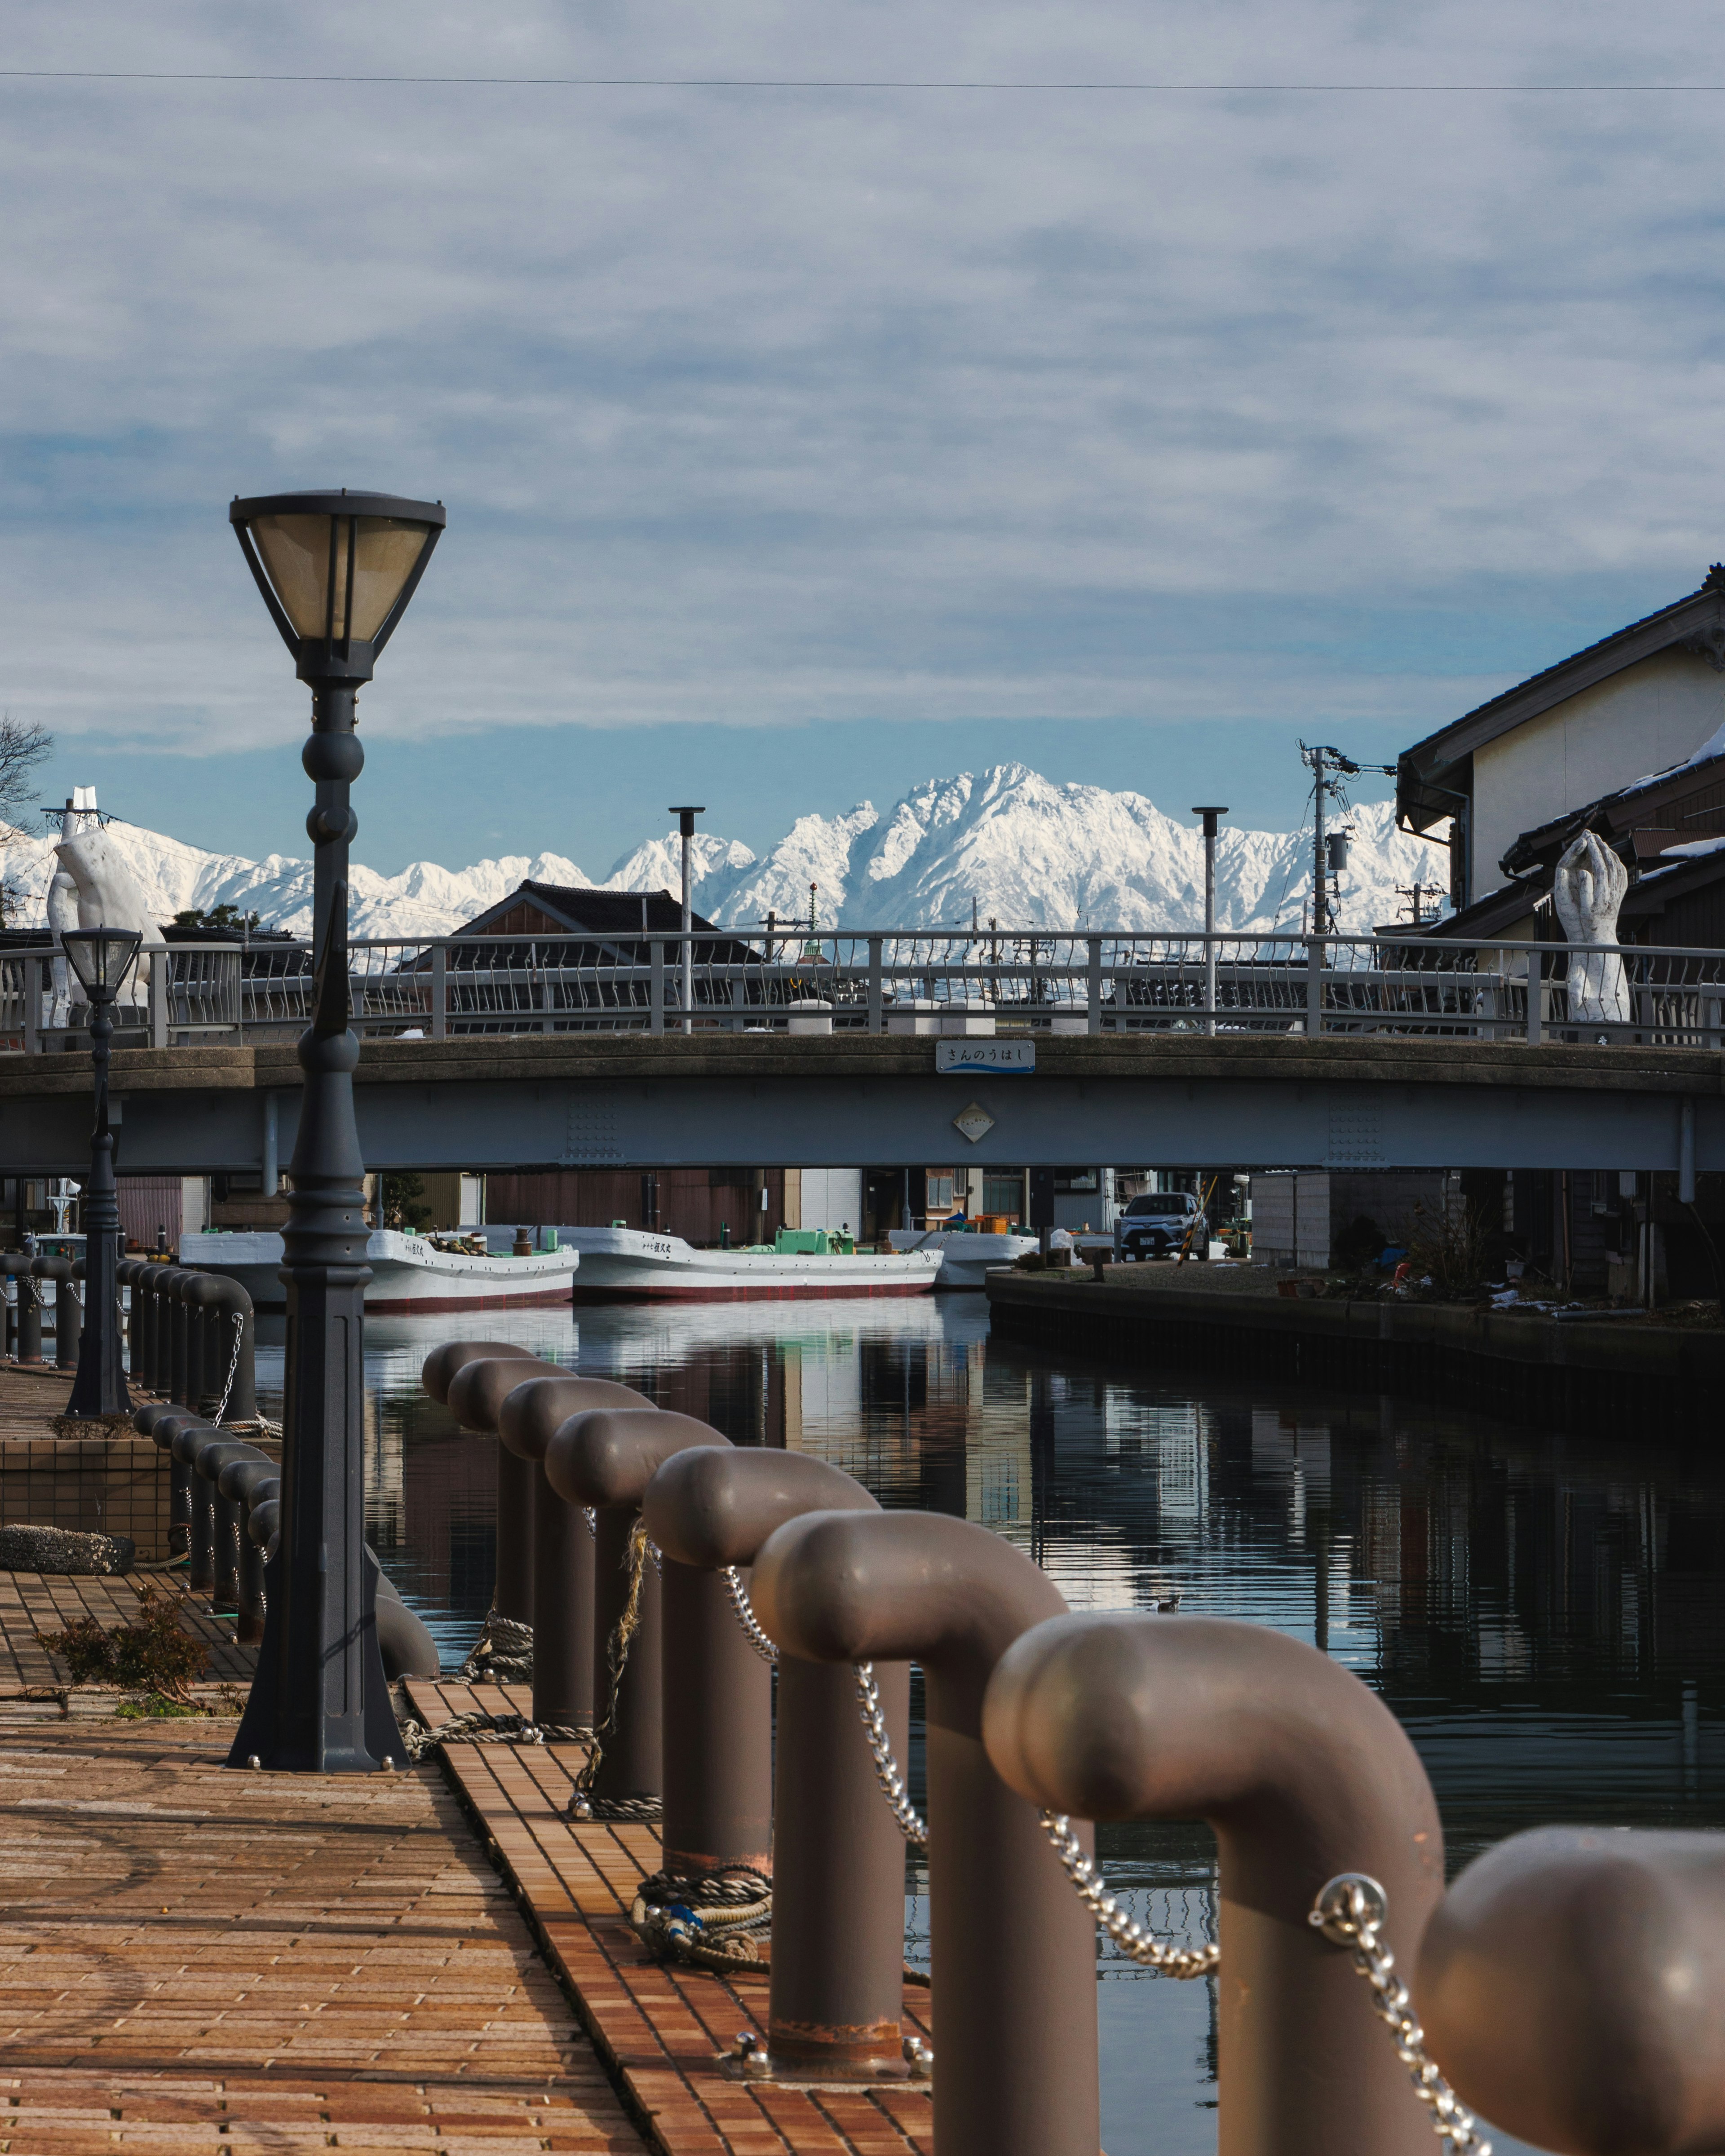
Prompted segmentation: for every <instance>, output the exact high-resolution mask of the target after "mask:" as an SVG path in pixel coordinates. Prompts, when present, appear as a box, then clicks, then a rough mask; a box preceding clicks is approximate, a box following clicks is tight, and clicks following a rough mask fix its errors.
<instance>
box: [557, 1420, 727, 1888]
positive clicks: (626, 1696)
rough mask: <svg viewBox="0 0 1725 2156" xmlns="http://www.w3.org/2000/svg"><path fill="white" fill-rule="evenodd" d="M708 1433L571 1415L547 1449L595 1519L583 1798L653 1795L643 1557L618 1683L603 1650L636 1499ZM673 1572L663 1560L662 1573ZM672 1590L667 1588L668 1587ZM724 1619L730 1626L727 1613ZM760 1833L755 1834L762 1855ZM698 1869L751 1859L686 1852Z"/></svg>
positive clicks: (660, 1786) (657, 1779) (657, 1667)
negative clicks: (593, 1729)
mask: <svg viewBox="0 0 1725 2156" xmlns="http://www.w3.org/2000/svg"><path fill="white" fill-rule="evenodd" d="M725 1442H726V1440H725V1439H724V1438H722V1437H721V1435H719V1433H718V1431H717V1430H712V1429H711V1428H709V1426H708V1425H707V1424H706V1423H704V1422H696V1419H694V1417H693V1416H692V1415H683V1414H662V1413H661V1412H660V1409H657V1408H598V1409H593V1410H592V1411H591V1412H589V1413H588V1414H578V1415H572V1416H571V1417H570V1419H568V1421H567V1422H566V1423H564V1424H562V1425H561V1426H560V1428H559V1429H558V1430H557V1432H556V1434H555V1435H553V1437H552V1440H551V1443H550V1445H548V1446H547V1448H546V1454H545V1479H546V1481H547V1483H548V1484H549V1485H550V1486H551V1488H552V1490H554V1491H556V1493H557V1496H559V1497H561V1498H562V1499H563V1500H564V1501H565V1502H566V1503H567V1504H569V1505H572V1506H573V1505H591V1506H593V1507H594V1508H595V1510H596V1513H597V1517H598V1528H597V1532H596V1533H595V1535H594V1538H593V1540H594V1548H593V1717H594V1720H595V1722H596V1723H597V1724H598V1727H599V1728H600V1730H601V1732H602V1748H601V1752H600V1758H599V1764H598V1770H597V1772H596V1773H595V1774H594V1776H593V1783H592V1786H591V1788H590V1789H589V1791H588V1794H589V1795H591V1796H593V1797H594V1798H595V1799H604V1800H607V1801H610V1800H614V1799H639V1798H653V1797H659V1796H662V1795H663V1794H665V1750H664V1742H663V1735H664V1729H663V1718H662V1716H661V1711H660V1702H661V1698H662V1696H663V1695H662V1689H661V1686H662V1671H663V1668H664V1660H665V1658H664V1654H663V1650H662V1648H661V1645H660V1640H661V1630H660V1628H661V1625H662V1623H663V1599H662V1592H661V1584H660V1574H659V1573H658V1572H657V1570H655V1567H654V1565H653V1563H652V1561H651V1558H649V1559H648V1561H647V1563H645V1565H644V1568H643V1569H642V1573H641V1593H640V1601H639V1630H637V1632H636V1634H635V1636H634V1641H633V1643H632V1644H631V1645H630V1648H629V1661H628V1663H627V1665H626V1666H625V1667H624V1672H623V1676H622V1679H621V1681H620V1682H619V1683H618V1684H617V1685H615V1686H614V1685H613V1683H612V1680H611V1673H610V1668H609V1665H608V1661H607V1651H608V1647H609V1645H610V1641H611V1637H612V1635H613V1633H614V1631H615V1630H616V1628H617V1624H618V1620H619V1618H620V1617H621V1616H622V1615H623V1613H624V1606H625V1604H627V1602H628V1599H629V1537H630V1534H631V1532H632V1531H633V1529H634V1523H635V1521H636V1519H637V1517H639V1510H640V1501H641V1493H642V1491H644V1489H645V1488H646V1486H647V1485H648V1484H649V1482H650V1481H652V1479H653V1476H654V1475H655V1471H657V1470H658V1468H659V1467H660V1466H661V1465H662V1464H663V1463H664V1462H665V1460H668V1459H670V1456H671V1455H672V1454H673V1453H674V1452H681V1451H683V1450H685V1449H686V1448H687V1447H688V1446H690V1445H723V1444H724V1443H725ZM671 1569H672V1568H671V1567H670V1565H669V1564H667V1565H666V1566H665V1574H666V1576H667V1577H669V1575H670V1571H671ZM673 1591H674V1592H675V1590H673ZM725 1615H726V1621H727V1622H730V1623H732V1630H733V1631H734V1630H735V1629H736V1628H735V1624H734V1621H733V1620H731V1618H730V1613H729V1611H728V1610H727V1611H726V1613H725ZM661 1840H662V1842H663V1845H664V1852H665V1853H664V1862H665V1869H666V1870H667V1871H670V1870H673V1869H675V1868H676V1867H677V1866H678V1865H679V1863H680V1861H682V1859H683V1857H684V1856H685V1852H684V1851H683V1850H682V1849H681V1846H680V1843H679V1842H678V1841H677V1840H675V1839H674V1822H673V1820H671V1818H670V1816H669V1815H667V1817H666V1820H665V1831H664V1834H663V1835H662V1837H661ZM766 1841H767V1837H766V1835H764V1834H762V1835H761V1836H760V1837H759V1846H760V1847H761V1848H762V1849H763V1850H764V1848H765V1847H766ZM691 1855H692V1861H694V1862H695V1863H696V1866H697V1868H701V1866H703V1865H704V1864H710V1863H711V1862H714V1861H717V1862H720V1863H736V1862H740V1861H741V1862H752V1861H753V1859H752V1858H745V1857H741V1856H719V1857H717V1858H716V1859H715V1858H714V1857H713V1856H711V1855H709V1856H706V1857H705V1858H703V1857H702V1856H700V1854H699V1853H691Z"/></svg>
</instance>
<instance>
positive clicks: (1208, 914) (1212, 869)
mask: <svg viewBox="0 0 1725 2156" xmlns="http://www.w3.org/2000/svg"><path fill="white" fill-rule="evenodd" d="M1192 813H1193V814H1194V816H1202V817H1203V819H1204V1009H1205V1011H1206V1012H1207V1013H1208V1016H1207V1017H1206V1018H1205V1019H1204V1031H1205V1032H1206V1033H1214V1031H1215V1029H1216V823H1217V819H1219V818H1220V817H1223V816H1225V815H1226V814H1228V811H1227V809H1226V808H1194V810H1193V812H1192Z"/></svg>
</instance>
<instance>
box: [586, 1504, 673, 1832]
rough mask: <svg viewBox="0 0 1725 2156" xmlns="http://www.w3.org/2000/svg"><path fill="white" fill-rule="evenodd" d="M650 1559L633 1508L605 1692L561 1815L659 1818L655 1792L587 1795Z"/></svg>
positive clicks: (612, 1718)
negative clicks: (625, 1584) (625, 1582)
mask: <svg viewBox="0 0 1725 2156" xmlns="http://www.w3.org/2000/svg"><path fill="white" fill-rule="evenodd" d="M649 1557H650V1558H652V1560H653V1563H654V1565H655V1568H656V1567H657V1566H658V1563H659V1552H658V1551H657V1550H656V1549H655V1548H654V1547H653V1544H652V1543H651V1542H649V1539H648V1537H647V1523H646V1522H645V1521H644V1519H643V1518H642V1517H641V1516H640V1514H639V1512H637V1513H636V1515H635V1517H634V1524H633V1525H632V1526H631V1527H630V1528H629V1547H628V1548H627V1549H626V1550H625V1551H624V1558H623V1562H624V1568H625V1570H626V1571H627V1572H628V1573H629V1593H628V1595H627V1597H626V1598H625V1599H624V1604H623V1610H622V1614H620V1615H619V1618H618V1620H617V1622H616V1623H615V1624H614V1625H613V1626H612V1628H611V1636H610V1638H609V1639H608V1640H606V1642H605V1666H606V1668H607V1670H608V1671H609V1672H610V1677H611V1697H610V1698H609V1700H608V1702H606V1707H605V1715H604V1719H603V1721H602V1722H598V1724H597V1725H596V1726H595V1727H594V1730H593V1749H592V1750H591V1751H590V1752H589V1753H588V1755H587V1759H586V1763H585V1764H584V1765H583V1767H582V1769H581V1772H580V1773H579V1774H578V1775H577V1776H576V1777H575V1794H574V1795H573V1796H572V1797H571V1798H570V1799H569V1806H568V1812H567V1816H568V1817H569V1818H570V1819H578V1820H634V1821H637V1822H640V1823H643V1824H644V1823H646V1822H648V1821H649V1820H659V1819H663V1818H664V1816H665V1805H664V1804H663V1802H662V1800H661V1799H660V1798H658V1797H596V1796H594V1795H593V1779H594V1777H595V1776H596V1775H597V1774H598V1771H599V1762H600V1760H601V1759H603V1757H604V1756H605V1739H606V1738H608V1737H609V1736H611V1735H613V1734H614V1732H615V1731H616V1727H617V1709H618V1706H619V1702H620V1701H621V1699H622V1697H623V1673H624V1670H625V1669H627V1667H628V1666H629V1647H630V1645H632V1644H633V1642H634V1636H635V1635H636V1633H637V1632H639V1630H640V1629H641V1589H642V1587H643V1586H644V1584H645V1579H646V1572H647V1560H648V1558H649Z"/></svg>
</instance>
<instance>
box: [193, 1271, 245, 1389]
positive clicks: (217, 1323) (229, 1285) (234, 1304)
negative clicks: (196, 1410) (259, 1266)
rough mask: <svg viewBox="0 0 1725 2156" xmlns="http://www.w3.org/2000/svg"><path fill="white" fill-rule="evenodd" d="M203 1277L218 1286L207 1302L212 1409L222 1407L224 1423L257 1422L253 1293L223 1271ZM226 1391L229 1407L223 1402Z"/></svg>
mask: <svg viewBox="0 0 1725 2156" xmlns="http://www.w3.org/2000/svg"><path fill="white" fill-rule="evenodd" d="M203 1278H204V1279H205V1280H206V1281H210V1282H212V1283H213V1289H214V1292H213V1294H207V1296H206V1300H205V1302H204V1324H205V1326H206V1327H207V1328H208V1331H207V1335H206V1337H207V1341H208V1356H209V1367H208V1368H206V1372H205V1383H206V1386H207V1388H208V1398H209V1411H210V1413H211V1414H217V1413H218V1410H219V1413H220V1417H221V1420H222V1421H223V1423H224V1424H234V1423H254V1422H256V1420H257V1419H258V1321H257V1317H256V1315H255V1313H254V1311H253V1309H252V1299H251V1296H249V1294H248V1293H247V1291H246V1289H245V1287H244V1285H243V1284H242V1283H241V1282H240V1281H237V1280H229V1279H228V1278H227V1277H226V1276H224V1275H223V1274H221V1273H208V1274H205V1275H204V1276H203ZM236 1348H237V1349H238V1351H239V1352H238V1353H237V1354H236V1353H235V1350H236ZM230 1372H231V1373H233V1376H232V1382H231V1383H230V1382H229V1375H228V1373H230ZM224 1393H225V1394H227V1405H226V1406H225V1407H223V1405H222V1396H223V1394H224Z"/></svg>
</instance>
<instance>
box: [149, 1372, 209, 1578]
mask: <svg viewBox="0 0 1725 2156" xmlns="http://www.w3.org/2000/svg"><path fill="white" fill-rule="evenodd" d="M175 1425H177V1427H175ZM164 1427H171V1430H172V1436H171V1438H168V1451H171V1453H172V1457H175V1460H179V1462H181V1464H183V1466H186V1468H190V1479H187V1502H190V1516H192V1531H190V1539H187V1565H186V1584H187V1587H192V1589H205V1591H213V1589H216V1505H213V1498H216V1490H213V1486H211V1483H207V1481H205V1479H203V1475H198V1451H201V1449H203V1446H205V1445H209V1440H211V1438H213V1436H216V1431H213V1430H211V1427H209V1423H205V1421H203V1416H194V1414H187V1416H168V1419H166V1423H157V1425H155V1431H153V1436H157V1442H160V1431H162V1430H164Z"/></svg>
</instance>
